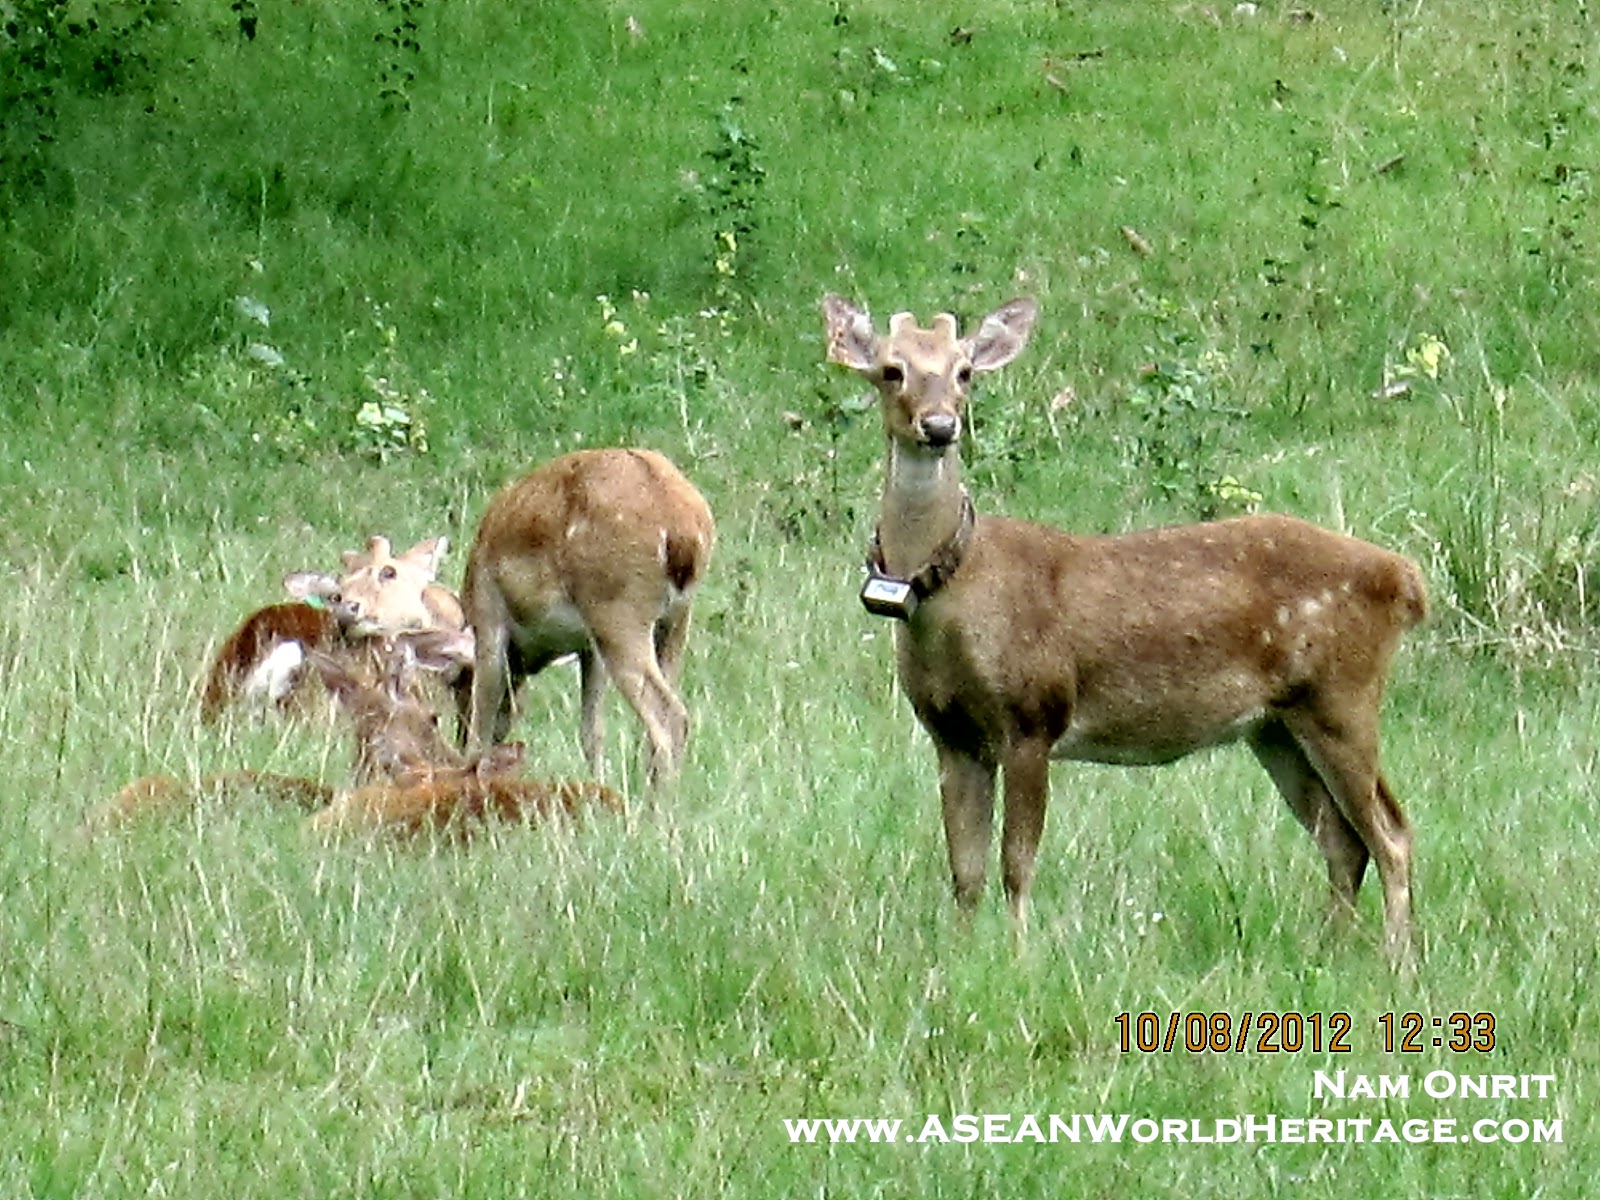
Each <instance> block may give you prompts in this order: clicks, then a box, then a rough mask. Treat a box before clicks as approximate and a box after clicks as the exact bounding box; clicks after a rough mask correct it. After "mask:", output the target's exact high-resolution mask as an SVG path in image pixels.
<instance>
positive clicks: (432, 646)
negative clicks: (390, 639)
mask: <svg viewBox="0 0 1600 1200" xmlns="http://www.w3.org/2000/svg"><path fill="white" fill-rule="evenodd" d="M396 641H397V642H398V643H400V644H402V645H404V646H405V648H406V651H407V653H409V654H411V655H412V657H413V659H414V661H415V662H416V664H417V665H418V666H419V667H421V668H422V669H423V670H425V671H438V672H440V673H441V674H443V675H445V676H446V677H451V676H454V675H455V674H456V673H457V672H459V671H460V670H461V669H462V668H463V667H470V666H471V665H472V653H473V649H474V645H475V639H474V638H473V636H472V630H470V629H427V630H423V631H421V632H417V633H405V634H401V635H400V636H399V637H398V638H397V639H396Z"/></svg>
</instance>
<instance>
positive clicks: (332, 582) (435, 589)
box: [200, 537, 470, 725]
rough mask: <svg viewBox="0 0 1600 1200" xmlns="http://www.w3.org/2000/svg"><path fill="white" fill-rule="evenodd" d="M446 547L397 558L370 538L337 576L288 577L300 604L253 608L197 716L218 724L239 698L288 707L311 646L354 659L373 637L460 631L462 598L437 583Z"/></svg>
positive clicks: (464, 681) (222, 655) (420, 547)
mask: <svg viewBox="0 0 1600 1200" xmlns="http://www.w3.org/2000/svg"><path fill="white" fill-rule="evenodd" d="M448 546H449V541H448V539H446V538H442V537H438V538H430V539H429V540H427V541H424V542H418V543H417V544H416V545H415V546H413V547H411V549H409V550H407V551H406V552H405V553H404V554H401V555H399V556H396V555H395V554H394V553H393V552H392V550H391V547H390V545H389V540H388V539H387V538H384V537H374V538H372V539H370V540H369V541H368V543H367V549H366V550H365V551H347V552H346V553H345V554H344V556H343V562H344V569H345V574H344V577H343V578H342V579H335V578H333V577H332V576H331V575H325V574H322V573H320V572H315V571H296V572H294V573H293V574H290V575H287V576H285V577H284V581H283V585H284V589H285V590H286V591H287V592H288V593H289V594H290V595H291V596H294V597H295V599H296V600H297V601H299V603H283V604H270V605H268V606H266V607H265V608H260V609H257V610H256V611H255V612H253V613H251V614H250V615H249V616H248V617H246V618H245V619H244V621H243V622H242V623H241V624H240V625H239V627H238V628H237V629H235V630H234V631H233V633H232V634H230V635H229V637H228V639H227V640H226V641H225V642H223V644H222V647H221V649H219V650H218V651H217V654H216V657H215V658H214V659H213V660H212V664H211V669H210V671H209V672H208V673H207V676H206V684H205V688H204V690H203V691H202V693H201V698H200V719H201V720H202V721H203V722H205V723H206V724H208V725H211V724H215V723H216V722H217V721H218V720H219V719H220V718H221V716H222V714H223V712H224V711H225V710H226V709H227V708H228V707H229V706H230V705H232V704H234V703H236V702H239V701H241V700H243V701H246V702H249V703H253V704H268V703H270V704H272V705H275V706H277V707H278V708H279V709H286V708H288V707H289V706H290V705H291V704H292V702H293V701H294V699H295V697H296V695H297V694H298V693H299V688H298V685H299V683H300V681H301V679H302V678H303V677H304V675H305V672H304V670H303V667H304V664H305V652H306V650H308V649H316V650H323V651H329V652H342V653H347V654H352V655H354V654H360V653H363V652H364V650H370V649H371V647H372V645H373V643H372V642H370V641H368V639H371V638H379V637H384V636H388V635H392V634H396V633H401V632H406V631H411V630H423V629H446V630H460V629H463V628H464V627H465V620H464V618H463V616H462V613H461V603H460V601H459V600H457V599H456V597H455V594H454V593H452V592H451V591H450V590H449V589H448V588H445V587H441V586H440V585H439V584H437V583H435V582H434V576H435V575H436V574H437V572H438V564H439V560H440V559H441V558H442V557H443V556H444V553H445V550H446V549H447V547H448ZM457 675H458V676H459V678H452V680H451V682H452V683H454V684H457V685H458V686H460V687H461V688H462V689H463V690H464V689H465V688H466V687H467V686H469V684H470V680H469V679H468V678H467V677H466V676H465V675H464V674H461V673H460V672H458V673H457ZM463 705H464V701H463Z"/></svg>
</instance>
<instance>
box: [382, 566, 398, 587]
mask: <svg viewBox="0 0 1600 1200" xmlns="http://www.w3.org/2000/svg"><path fill="white" fill-rule="evenodd" d="M399 575H400V572H399V571H396V570H395V569H394V568H393V567H381V568H379V570H378V581H379V582H380V583H388V582H390V581H391V580H393V579H396V578H398V577H399Z"/></svg>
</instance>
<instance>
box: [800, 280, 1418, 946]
mask: <svg viewBox="0 0 1600 1200" xmlns="http://www.w3.org/2000/svg"><path fill="white" fill-rule="evenodd" d="M823 312H824V316H825V319H826V325H827V334H828V351H827V354H828V358H829V359H830V360H831V361H833V362H835V363H839V364H842V365H844V366H846V367H849V368H851V369H852V370H854V371H856V372H858V373H860V374H861V375H862V376H864V377H865V378H866V379H867V380H868V381H870V382H871V383H872V385H873V386H874V387H875V388H876V389H877V392H878V396H879V400H880V406H881V410H882V415H883V425H884V432H885V434H886V435H887V442H888V463H887V472H886V477H885V481H884V488H883V497H882V506H881V509H880V513H879V519H878V527H877V535H876V537H875V539H874V542H873V547H872V551H871V554H870V556H869V564H868V568H869V575H868V580H867V584H866V586H865V588H864V589H863V592H862V599H863V602H865V603H866V604H867V606H868V608H869V609H872V610H873V611H875V612H879V613H882V614H886V615H889V616H891V617H893V618H897V625H896V630H895V633H896V637H895V645H896V655H897V666H898V674H899V679H900V683H901V687H902V689H903V690H904V692H905V694H906V696H907V697H908V698H909V700H910V701H911V705H912V708H913V709H914V710H915V712H916V715H917V718H918V720H919V721H920V723H921V724H922V726H923V727H924V728H925V729H926V730H927V732H928V734H929V736H930V737H931V738H932V740H933V743H934V748H935V751H936V752H937V756H938V764H939V788H940V799H941V805H942V809H943V815H944V826H945V836H946V841H947V845H948V849H949V860H950V871H951V875H952V878H953V882H954V886H955V896H956V900H957V902H958V904H959V905H960V906H962V908H964V909H969V910H970V909H971V908H972V907H974V906H975V905H976V903H977V901H978V898H979V896H980V894H981V892H982V890H983V884H984V879H985V875H986V871H987V859H988V854H989V844H990V839H991V836H992V824H993V812H994V798H995V789H996V781H997V777H999V778H1001V779H1002V780H1003V795H1004V812H1005V822H1004V829H1003V832H1002V835H1001V860H1002V869H1003V874H1004V884H1005V892H1006V896H1007V899H1008V901H1009V903H1010V907H1011V912H1012V916H1013V919H1014V926H1015V928H1016V929H1017V930H1018V932H1019V933H1020V932H1021V931H1022V929H1023V928H1024V927H1025V923H1026V912H1027V901H1028V891H1029V887H1030V885H1031V883H1032V881H1033V876H1034V868H1035V859H1036V857H1037V853H1038V848H1039V841H1040V837H1041V834H1042V832H1043V829H1044V816H1045V805H1046V798H1047V795H1048V791H1049V763H1050V760H1051V759H1072V760H1077V761H1081V762H1097V763H1111V764H1122V765H1146V764H1149V765H1154V764H1161V763H1170V762H1172V761H1174V760H1176V759H1179V758H1182V757H1184V756H1185V755H1188V754H1190V753H1192V752H1194V751H1196V750H1200V749H1204V748H1206V747H1209V746H1214V745H1219V744H1222V743H1227V742H1234V741H1243V742H1244V743H1245V744H1246V745H1247V746H1249V748H1250V750H1251V751H1252V752H1253V753H1254V755H1255V756H1256V758H1257V760H1258V761H1259V762H1260V763H1261V765H1262V766H1263V767H1264V768H1265V769H1266V771H1267V774H1268V775H1269V776H1270V777H1271V779H1272V782H1273V784H1274V785H1275V786H1276V788H1277V790H1278V792H1279V793H1280V794H1281V795H1282V797H1283V799H1284V800H1285V801H1286V802H1287V803H1288V805H1289V808H1290V809H1291V811H1292V812H1293V813H1294V815H1295V817H1296V818H1297V819H1298V820H1299V821H1300V823H1301V824H1302V825H1303V826H1305V828H1306V829H1307V830H1308V831H1309V832H1310V834H1311V836H1312V838H1313V839H1314V840H1315V842H1316V844H1317V847H1318V848H1319V849H1320V850H1321V852H1322V855H1323V858H1324V859H1325V860H1326V862H1327V870H1328V879H1329V883H1330V885H1331V891H1332V898H1333V905H1334V911H1335V915H1341V916H1342V915H1343V914H1345V913H1347V912H1349V911H1350V910H1352V909H1353V908H1354V905H1355V901H1356V896H1357V892H1358V889H1359V888H1360V885H1361V880H1362V877H1363V875H1364V874H1365V871H1366V867H1367V864H1368V861H1369V860H1374V861H1375V862H1376V864H1377V869H1378V874H1379V878H1380V881H1381V883H1382V886H1383V901H1384V933H1385V936H1384V943H1385V948H1386V950H1387V951H1388V952H1389V954H1390V956H1391V957H1392V958H1395V959H1403V958H1405V956H1406V955H1407V953H1408V950H1409V945H1410V936H1411V841H1412V835H1411V829H1410V826H1409V825H1408V823H1407V821H1406V818H1405V815H1404V814H1403V813H1402V811H1401V809H1400V806H1399V804H1398V803H1397V802H1396V801H1395V798H1394V794H1393V792H1392V791H1391V790H1390V787H1389V784H1388V781H1387V780H1386V779H1385V778H1384V776H1383V773H1382V771H1381V770H1380V769H1379V765H1378V712H1379V707H1380V704H1381V701H1382V696H1383V689H1384V684H1385V681H1386V678H1387V675H1388V669H1389V663H1390V659H1391V657H1392V655H1393V653H1394V650H1395V648H1396V645H1397V643H1398V642H1399V639H1400V636H1401V634H1403V633H1404V632H1405V631H1406V630H1407V629H1409V628H1411V627H1412V626H1414V625H1416V624H1417V623H1418V622H1419V621H1421V620H1422V618H1423V617H1424V616H1425V614H1426V609H1427V599H1426V587H1425V585H1424V582H1423V578H1422V574H1421V572H1420V571H1419V570H1418V568H1417V567H1416V565H1415V564H1413V563H1412V562H1410V561H1409V560H1408V559H1405V558H1403V557H1401V556H1399V555H1397V554H1393V553H1391V552H1389V551H1387V550H1384V549H1381V548H1379V547H1377V546H1374V545H1371V544H1369V543H1367V542H1364V541H1359V540H1357V539H1355V538H1352V537H1347V536H1344V535H1342V534H1338V533H1333V532H1330V531H1328V530H1325V529H1322V528H1319V527H1318V526H1315V525H1311V524H1307V523H1306V522H1304V521H1300V520H1297V519H1294V518H1292V517H1286V516H1272V515H1260V516H1246V517H1239V518H1235V519H1232V520H1224V521H1215V522H1207V523H1202V524H1194V525H1182V526H1175V527H1171V528H1165V529H1153V530H1147V531H1142V532H1134V533H1125V534H1118V535H1110V536H1077V535H1073V534H1070V533H1065V532H1062V531H1060V530H1057V529H1053V528H1050V527H1048V526H1044V525H1039V524H1034V523H1030V522H1027V521H1021V520H1013V519H1007V518H1002V517H990V516H979V515H977V514H975V512H974V511H973V506H972V502H971V500H970V498H969V497H968V494H967V492H966V489H965V488H964V487H963V486H962V482H961V459H960V455H959V451H958V444H959V440H960V437H961V432H962V424H963V419H964V415H965V409H966V404H967V398H968V392H969V389H970V386H971V383H972V380H973V378H974V377H975V376H976V375H978V374H980V373H983V372H987V371H994V370H997V369H999V368H1000V367H1003V366H1005V365H1006V364H1007V363H1009V362H1010V361H1011V360H1012V359H1013V358H1015V357H1016V356H1017V354H1018V353H1019V352H1020V351H1021V350H1022V348H1023V347H1024V346H1025V345H1026V344H1027V341H1028V337H1029V335H1030V334H1031V332H1032V329H1033V324H1034V319H1035V316H1036V314H1037V309H1036V306H1035V304H1034V302H1033V301H1032V300H1029V299H1018V300H1013V301H1011V302H1010V303H1009V304H1006V305H1004V306H1003V307H1001V308H999V309H998V310H996V311H995V312H993V313H990V314H989V315H988V316H986V317H984V318H983V320H982V321H981V322H979V324H978V326H977V328H976V330H975V331H973V332H972V333H970V334H968V335H967V336H965V337H962V336H961V335H960V333H959V331H958V327H957V323H956V320H955V318H954V317H953V316H951V315H950V314H948V313H942V314H940V315H939V316H937V317H935V318H934V320H933V324H932V327H931V328H926V329H924V328H921V327H919V326H918V325H917V324H916V322H915V320H914V318H913V317H912V316H911V314H909V313H898V314H896V315H895V316H893V317H892V318H891V319H890V321H889V329H888V333H887V334H880V333H878V332H877V331H876V330H875V329H874V327H873V324H872V321H871V318H870V317H869V316H868V315H867V314H866V313H865V312H863V311H862V310H861V309H859V308H857V307H855V306H854V305H852V304H850V303H849V302H848V301H846V300H843V299H841V298H839V297H837V296H829V297H828V298H827V299H826V300H825V301H824V303H823Z"/></svg>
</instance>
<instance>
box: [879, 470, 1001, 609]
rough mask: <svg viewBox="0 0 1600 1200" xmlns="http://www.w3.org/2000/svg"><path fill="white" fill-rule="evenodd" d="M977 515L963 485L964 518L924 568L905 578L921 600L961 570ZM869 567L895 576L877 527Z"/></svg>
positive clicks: (880, 574)
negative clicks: (887, 564) (885, 560)
mask: <svg viewBox="0 0 1600 1200" xmlns="http://www.w3.org/2000/svg"><path fill="white" fill-rule="evenodd" d="M977 519H978V514H977V511H976V510H975V509H974V508H973V507H972V497H971V496H970V495H968V494H967V491H966V489H965V488H963V489H962V491H961V522H960V524H958V525H957V526H956V529H955V532H954V533H952V534H951V535H950V536H949V537H948V538H946V539H945V540H944V542H943V543H942V544H941V545H940V546H939V548H938V549H936V550H935V551H934V552H933V557H932V558H930V559H929V560H928V562H927V564H926V565H925V566H924V567H923V568H922V570H920V571H918V572H917V573H916V574H915V575H913V576H911V578H909V579H906V580H903V581H902V582H904V583H907V584H909V585H910V587H911V591H912V593H913V594H914V595H915V596H916V597H917V599H918V600H926V599H927V598H928V597H929V596H931V595H933V594H934V593H935V592H937V591H938V590H939V589H940V588H942V587H944V585H945V584H947V583H949V582H950V579H951V577H952V576H954V575H955V573H956V572H957V571H958V570H960V568H961V560H962V559H964V558H966V556H967V547H969V546H970V545H972V527H973V525H974V524H976V522H977ZM867 570H868V571H869V572H871V573H872V574H873V575H875V576H877V577H879V578H883V579H893V578H895V577H894V576H892V575H890V574H889V573H888V572H886V571H885V570H884V569H883V546H882V544H881V543H880V542H879V540H878V531H877V530H873V532H872V543H871V545H869V546H868V547H867Z"/></svg>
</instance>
